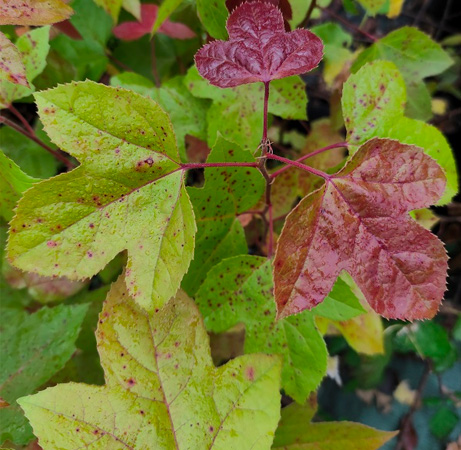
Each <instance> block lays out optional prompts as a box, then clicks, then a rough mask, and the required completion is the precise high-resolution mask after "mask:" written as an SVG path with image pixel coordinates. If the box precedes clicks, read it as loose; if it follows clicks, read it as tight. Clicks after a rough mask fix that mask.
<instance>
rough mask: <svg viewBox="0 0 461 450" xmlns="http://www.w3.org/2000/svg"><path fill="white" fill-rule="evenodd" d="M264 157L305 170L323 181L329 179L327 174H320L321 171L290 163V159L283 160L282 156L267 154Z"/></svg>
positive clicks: (298, 163)
mask: <svg viewBox="0 0 461 450" xmlns="http://www.w3.org/2000/svg"><path fill="white" fill-rule="evenodd" d="M266 157H267V159H275V160H276V161H280V162H283V163H285V164H288V165H290V166H293V167H297V168H298V169H301V170H305V171H306V172H310V173H312V174H314V175H317V176H319V177H321V178H323V179H325V180H329V179H330V178H331V177H330V175H328V174H327V173H325V172H322V171H321V170H317V169H314V168H313V167H309V166H306V165H305V164H301V163H300V162H298V161H292V160H291V159H287V158H283V157H282V156H278V155H273V154H268V155H267V156H266ZM271 179H272V177H271Z"/></svg>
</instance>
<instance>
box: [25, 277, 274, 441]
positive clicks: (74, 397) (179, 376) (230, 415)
mask: <svg viewBox="0 0 461 450" xmlns="http://www.w3.org/2000/svg"><path fill="white" fill-rule="evenodd" d="M96 335H97V340H98V349H99V354H100V356H101V364H102V366H103V368H104V373H105V379H106V385H105V386H92V385H85V384H76V383H69V384H62V385H58V386H56V387H52V388H49V389H46V390H45V391H42V392H40V393H38V394H36V395H33V396H29V397H24V398H22V399H21V400H20V401H19V403H20V405H21V407H22V408H23V409H24V410H25V412H26V415H27V417H28V419H29V420H30V422H31V424H32V427H33V429H34V433H35V434H36V436H37V437H38V438H39V443H40V445H41V446H42V447H43V448H60V449H63V450H64V449H75V448H79V447H88V446H91V448H94V449H107V448H111V449H119V448H120V449H122V448H132V449H151V448H152V449H153V448H155V449H165V450H171V449H186V448H191V449H192V448H193V449H198V450H200V449H203V450H205V449H230V448H236V449H239V450H240V449H241V450H245V449H248V450H250V449H261V450H265V449H268V448H270V445H271V443H272V440H273V436H274V431H275V428H276V426H277V422H278V420H279V417H280V394H279V377H280V361H279V359H278V358H277V357H274V356H268V355H247V356H241V357H239V358H236V359H234V360H232V361H230V362H228V363H227V364H225V365H223V366H221V367H219V368H215V367H214V366H213V363H212V360H211V355H210V348H209V340H208V336H207V333H206V330H205V327H204V326H203V322H202V319H201V317H200V313H199V312H198V310H197V308H196V306H195V305H194V303H193V301H192V300H190V299H189V298H188V297H187V296H186V295H184V294H179V295H178V296H177V297H176V298H175V299H172V300H171V301H170V302H169V303H168V304H167V305H166V306H165V307H164V308H162V309H161V310H160V311H159V312H156V313H153V314H148V313H146V312H145V311H143V310H142V309H140V308H139V307H138V306H137V305H136V303H135V302H133V301H132V300H131V299H130V298H129V296H128V293H127V291H126V287H125V282H124V281H123V279H122V278H121V279H120V280H119V281H118V282H116V283H115V284H114V285H113V287H112V289H111V291H110V293H109V295H108V298H107V300H106V302H105V304H104V307H103V310H102V312H101V314H100V316H99V325H98V330H97V334H96ZM249 423H251V427H249V426H248V424H249Z"/></svg>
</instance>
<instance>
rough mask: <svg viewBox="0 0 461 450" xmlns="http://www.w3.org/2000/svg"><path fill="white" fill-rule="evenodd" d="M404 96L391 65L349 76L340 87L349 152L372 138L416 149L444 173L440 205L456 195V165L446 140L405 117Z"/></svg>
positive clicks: (371, 66)
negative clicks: (419, 148) (444, 178)
mask: <svg viewBox="0 0 461 450" xmlns="http://www.w3.org/2000/svg"><path fill="white" fill-rule="evenodd" d="M405 100H406V94H405V85H404V81H403V79H402V76H401V75H400V74H399V72H398V71H397V69H396V67H395V66H394V64H392V63H389V62H384V61H377V62H374V63H370V64H367V65H366V66H364V67H363V68H361V69H360V70H359V71H358V72H357V73H356V74H354V75H351V76H350V77H349V78H348V80H347V81H346V83H345V84H344V87H343V97H342V104H343V115H344V122H345V125H346V128H347V141H348V142H349V143H350V146H349V150H352V151H354V150H355V149H356V146H357V145H360V144H363V143H365V142H366V141H367V140H368V139H371V138H372V137H382V138H391V139H397V140H399V141H400V142H402V143H404V144H412V145H417V146H418V147H421V148H423V149H424V151H425V152H426V153H427V154H428V155H429V156H431V157H432V158H434V159H435V160H436V161H437V162H438V163H439V164H440V165H441V166H442V168H443V169H444V171H445V174H446V177H447V188H446V190H445V192H444V195H443V196H442V198H441V199H440V201H439V204H445V203H448V202H449V201H450V200H451V198H452V197H453V196H454V195H455V194H456V193H457V191H458V176H457V173H456V164H455V161H454V158H453V154H452V152H451V149H450V147H449V145H448V142H447V141H446V139H445V137H444V136H443V135H442V133H440V131H439V130H438V129H437V128H435V127H434V126H432V125H428V124H425V123H423V122H420V121H418V120H414V119H409V118H407V117H404V115H403V112H404V110H403V108H404V105H405Z"/></svg>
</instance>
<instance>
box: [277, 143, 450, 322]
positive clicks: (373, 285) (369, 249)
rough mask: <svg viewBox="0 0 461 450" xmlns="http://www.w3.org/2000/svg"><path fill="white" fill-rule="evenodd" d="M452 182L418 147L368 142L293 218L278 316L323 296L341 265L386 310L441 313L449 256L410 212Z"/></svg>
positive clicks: (283, 239) (280, 266) (280, 264)
mask: <svg viewBox="0 0 461 450" xmlns="http://www.w3.org/2000/svg"><path fill="white" fill-rule="evenodd" d="M445 182H446V180H445V176H444V174H443V171H442V169H441V168H440V167H439V166H438V165H437V163H436V162H435V161H434V160H433V159H432V158H430V157H429V156H427V155H426V154H425V153H423V151H422V150H421V149H420V148H418V147H415V146H411V145H404V144H401V143H399V142H397V141H392V140H387V139H372V140H370V141H368V142H367V143H366V144H364V145H363V146H362V147H361V148H360V149H359V150H358V151H357V153H355V155H354V156H353V157H352V158H351V160H350V161H349V162H348V163H347V164H346V166H345V167H344V168H343V169H342V170H341V171H339V172H338V173H337V174H335V175H332V176H330V177H329V178H328V179H327V181H326V183H325V185H324V186H323V187H321V188H320V189H319V190H317V191H315V192H314V193H312V194H310V195H308V196H307V197H305V198H304V199H303V200H302V201H301V202H300V203H299V204H298V205H297V207H296V208H295V209H294V210H293V211H292V212H291V213H290V215H289V216H288V217H287V219H286V222H285V226H284V228H283V231H282V234H281V236H280V238H279V241H278V246H277V253H276V256H275V261H274V280H275V298H276V301H277V307H278V315H279V317H285V316H288V315H291V314H295V313H298V312H300V311H303V310H305V309H311V308H312V307H314V306H315V305H317V304H318V303H320V302H321V301H322V300H323V299H324V298H325V296H326V295H327V294H328V292H329V291H330V290H331V288H332V286H333V283H334V282H335V280H336V278H337V276H338V275H339V273H340V272H341V270H346V271H347V272H348V273H349V274H350V275H351V276H352V278H353V279H354V281H355V282H356V283H357V285H358V287H359V288H360V290H361V291H362V293H363V294H364V296H365V298H366V300H367V302H368V303H369V304H370V306H371V307H372V308H373V309H374V310H375V311H376V312H378V313H379V314H381V315H383V316H384V317H388V318H399V319H407V320H412V319H423V318H430V317H432V316H434V315H435V313H436V312H437V309H438V307H439V304H440V302H441V300H442V297H443V293H444V291H445V278H446V271H447V255H446V252H445V249H444V247H443V244H442V243H441V242H440V241H439V240H438V239H437V238H436V237H435V236H434V235H433V234H431V233H430V232H429V231H428V230H426V229H424V228H423V227H421V226H420V225H418V224H417V223H416V222H415V221H414V220H413V219H411V218H410V216H409V215H408V211H410V210H412V209H417V208H422V207H424V206H429V205H431V204H433V203H434V202H436V201H437V199H438V198H439V197H440V196H441V195H442V193H443V190H444V188H445Z"/></svg>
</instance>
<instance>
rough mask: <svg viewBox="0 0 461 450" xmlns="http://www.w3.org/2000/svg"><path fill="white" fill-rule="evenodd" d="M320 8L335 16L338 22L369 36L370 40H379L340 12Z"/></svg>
mask: <svg viewBox="0 0 461 450" xmlns="http://www.w3.org/2000/svg"><path fill="white" fill-rule="evenodd" d="M318 8H320V9H321V10H322V11H324V12H326V13H327V14H329V15H330V16H331V17H333V18H334V19H336V20H337V21H338V22H341V23H342V24H344V25H346V27H349V28H351V29H352V30H354V31H356V32H357V33H361V34H363V36H365V37H367V38H368V39H370V41H372V42H376V41H377V40H378V39H377V38H376V37H374V36H373V35H372V34H370V33H367V32H366V31H365V30H362V29H360V28H359V27H358V26H356V25H354V24H353V23H352V22H349V21H348V20H346V19H344V18H343V17H341V16H340V15H339V14H336V13H335V12H333V11H331V10H330V9H328V8H324V7H322V6H318Z"/></svg>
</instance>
